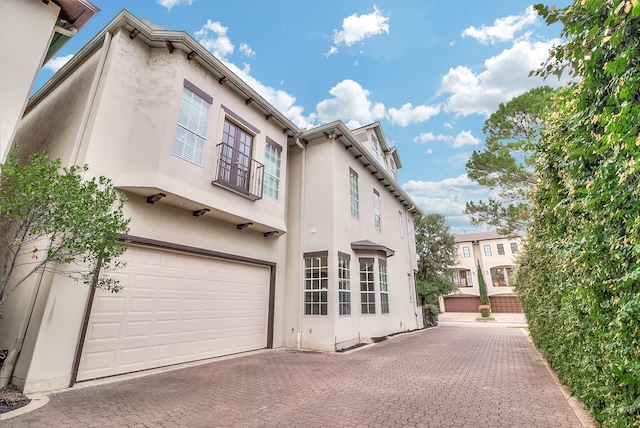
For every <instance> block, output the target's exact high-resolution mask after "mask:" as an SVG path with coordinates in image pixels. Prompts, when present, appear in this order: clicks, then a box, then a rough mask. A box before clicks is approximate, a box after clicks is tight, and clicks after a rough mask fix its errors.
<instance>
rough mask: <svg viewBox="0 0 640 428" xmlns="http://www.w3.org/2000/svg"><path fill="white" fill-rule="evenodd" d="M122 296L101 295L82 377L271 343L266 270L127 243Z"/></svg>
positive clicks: (95, 307)
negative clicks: (268, 341)
mask: <svg viewBox="0 0 640 428" xmlns="http://www.w3.org/2000/svg"><path fill="white" fill-rule="evenodd" d="M123 260H125V261H126V262H127V267H125V268H124V269H122V270H121V271H119V272H118V273H117V274H116V275H114V276H116V277H117V278H118V279H119V280H120V283H121V284H122V285H123V286H124V290H123V291H121V292H119V293H116V294H114V293H108V292H104V291H96V295H95V299H94V302H93V307H92V311H91V316H90V318H89V325H88V328H87V333H86V337H85V342H84V347H83V351H82V357H81V360H80V366H79V368H78V380H87V379H94V378H98V377H103V376H111V375H116V374H121V373H129V372H133V371H137V370H144V369H149V368H154V367H161V366H166V365H170V364H176V363H182V362H187V361H194V360H199V359H204V358H211V357H216V356H221V355H229V354H234V353H237V352H244V351H249V350H255V349H261V348H265V347H266V346H267V324H268V317H269V313H268V308H269V303H268V302H269V277H270V272H269V268H268V267H266V266H258V265H253V264H247V263H239V262H233V261H228V260H221V259H213V258H209V257H201V256H197V255H191V254H184V253H176V252H170V251H164V250H158V249H152V248H145V247H136V246H130V247H129V249H128V250H127V252H126V253H125V255H124V256H123Z"/></svg>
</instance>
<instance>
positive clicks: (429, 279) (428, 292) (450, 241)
mask: <svg viewBox="0 0 640 428" xmlns="http://www.w3.org/2000/svg"><path fill="white" fill-rule="evenodd" d="M414 225H415V231H416V251H417V254H418V274H417V283H418V284H417V285H418V294H419V295H420V298H421V300H422V302H423V304H429V305H438V297H440V296H442V295H444V294H448V293H450V292H452V291H455V290H457V289H458V288H457V287H456V285H455V284H454V282H453V281H452V279H451V277H452V273H453V272H452V266H453V265H454V264H455V261H456V243H455V238H454V237H453V235H451V234H450V233H449V227H448V226H447V225H445V219H444V216H443V215H441V214H427V215H425V216H416V217H414Z"/></svg>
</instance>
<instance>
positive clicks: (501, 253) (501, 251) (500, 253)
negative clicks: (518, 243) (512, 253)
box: [496, 244, 504, 256]
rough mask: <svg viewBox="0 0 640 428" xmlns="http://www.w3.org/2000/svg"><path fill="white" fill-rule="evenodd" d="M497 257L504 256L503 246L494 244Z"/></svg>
mask: <svg viewBox="0 0 640 428" xmlns="http://www.w3.org/2000/svg"><path fill="white" fill-rule="evenodd" d="M496 249H497V250H498V255H499V256H504V244H496Z"/></svg>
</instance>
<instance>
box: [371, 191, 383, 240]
mask: <svg viewBox="0 0 640 428" xmlns="http://www.w3.org/2000/svg"><path fill="white" fill-rule="evenodd" d="M373 221H374V225H375V229H376V232H382V218H381V213H380V193H378V191H377V190H376V189H373Z"/></svg>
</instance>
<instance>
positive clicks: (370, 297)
mask: <svg viewBox="0 0 640 428" xmlns="http://www.w3.org/2000/svg"><path fill="white" fill-rule="evenodd" d="M374 285H375V284H374V279H373V259H360V305H361V307H362V313H363V314H375V313H376V293H375V291H374Z"/></svg>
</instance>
